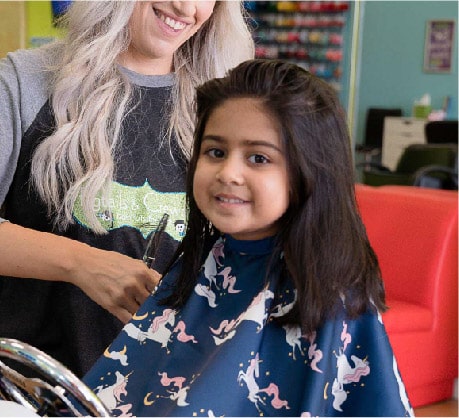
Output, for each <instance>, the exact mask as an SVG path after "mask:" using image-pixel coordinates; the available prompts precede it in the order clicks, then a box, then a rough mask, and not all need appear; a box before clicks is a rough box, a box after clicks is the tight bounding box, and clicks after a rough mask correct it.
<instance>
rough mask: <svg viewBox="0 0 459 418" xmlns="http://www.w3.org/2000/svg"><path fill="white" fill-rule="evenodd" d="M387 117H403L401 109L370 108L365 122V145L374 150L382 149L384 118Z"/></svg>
mask: <svg viewBox="0 0 459 418" xmlns="http://www.w3.org/2000/svg"><path fill="white" fill-rule="evenodd" d="M386 116H402V109H400V108H377V107H370V108H368V110H367V117H366V121H365V138H364V144H365V145H366V146H370V147H374V148H382V142H383V132H384V118H385V117H386Z"/></svg>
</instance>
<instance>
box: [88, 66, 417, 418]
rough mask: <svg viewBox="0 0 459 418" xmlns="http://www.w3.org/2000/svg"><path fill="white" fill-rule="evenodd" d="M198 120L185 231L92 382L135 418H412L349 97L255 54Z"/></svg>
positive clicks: (212, 90) (203, 97)
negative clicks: (369, 230) (368, 219)
mask: <svg viewBox="0 0 459 418" xmlns="http://www.w3.org/2000/svg"><path fill="white" fill-rule="evenodd" d="M197 116H198V120H197V128H196V132H195V143H194V147H193V154H192V158H191V161H190V165H189V176H188V181H187V198H188V206H189V216H188V226H187V233H186V235H185V238H184V240H183V241H182V243H181V245H180V247H179V250H178V252H177V255H176V256H175V259H174V260H173V263H172V265H171V268H170V270H169V272H168V273H167V274H166V275H165V276H164V278H163V280H162V281H161V283H160V285H159V288H158V290H157V292H156V293H155V294H153V295H152V296H151V297H149V298H148V299H147V301H146V302H145V303H144V304H143V305H142V306H141V308H140V309H139V311H138V312H137V313H136V315H135V316H134V317H133V319H132V321H131V322H130V323H128V324H127V325H126V326H125V327H124V328H123V331H122V332H121V334H120V335H119V337H118V338H117V339H116V340H115V341H114V342H113V343H112V344H111V346H110V347H109V348H108V349H107V350H106V354H105V357H104V358H102V359H100V360H99V361H98V363H96V365H95V367H94V368H93V369H92V370H91V371H90V373H89V374H88V375H87V376H86V382H87V383H88V384H89V385H90V387H92V388H94V390H95V392H96V394H98V395H99V397H100V398H101V399H102V401H103V402H105V404H106V405H107V406H108V407H109V408H110V410H111V412H112V413H113V414H123V415H125V414H128V413H129V414H130V413H132V414H134V415H145V416H156V415H158V416H166V415H181V416H214V415H215V416H268V415H270V416H377V415H383V416H390V415H393V416H403V415H410V414H412V410H411V407H410V404H409V402H408V399H407V397H406V393H405V389H404V385H403V383H402V381H401V379H400V375H399V373H398V370H397V366H396V362H395V359H394V356H393V353H392V350H391V347H390V344H389V341H388V338H387V335H386V332H385V330H384V326H383V324H382V321H381V316H380V312H382V311H384V309H385V303H384V290H383V284H382V281H381V277H380V271H379V268H378V263H377V260H376V256H375V254H374V252H373V251H372V249H371V247H370V244H369V242H368V239H367V236H366V234H365V229H364V226H363V225H362V222H361V220H360V217H359V215H358V211H357V208H356V203H355V199H354V185H353V180H352V179H353V175H352V174H353V173H352V161H351V153H350V148H349V144H350V141H349V137H348V133H347V127H346V124H345V115H344V112H343V111H342V109H341V108H340V106H339V103H338V99H337V96H336V95H335V92H334V91H333V90H332V88H331V87H330V86H328V85H327V84H326V83H325V82H323V81H321V80H319V79H317V78H316V77H314V76H312V75H311V74H310V73H308V72H307V71H305V70H303V69H301V68H300V67H298V66H296V65H294V64H289V63H285V62H282V61H272V60H268V61H264V60H251V61H247V62H245V63H243V64H240V65H239V66H238V67H237V68H235V69H234V70H232V71H230V72H229V74H228V75H227V76H226V77H225V78H222V79H215V80H212V81H209V82H207V83H205V84H204V85H202V86H201V87H200V88H198V91H197ZM121 389H122V390H121Z"/></svg>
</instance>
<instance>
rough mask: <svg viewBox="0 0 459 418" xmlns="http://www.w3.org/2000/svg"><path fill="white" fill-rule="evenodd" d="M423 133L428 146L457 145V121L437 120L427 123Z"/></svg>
mask: <svg viewBox="0 0 459 418" xmlns="http://www.w3.org/2000/svg"><path fill="white" fill-rule="evenodd" d="M424 132H425V136H426V141H427V143H428V144H447V143H449V144H457V142H458V121H457V120H438V121H431V122H427V123H426V125H425V127H424Z"/></svg>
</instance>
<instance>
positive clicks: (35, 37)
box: [25, 0, 62, 47]
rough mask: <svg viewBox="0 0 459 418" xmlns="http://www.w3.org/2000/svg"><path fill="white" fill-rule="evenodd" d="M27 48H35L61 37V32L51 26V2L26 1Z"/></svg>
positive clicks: (46, 0)
mask: <svg viewBox="0 0 459 418" xmlns="http://www.w3.org/2000/svg"><path fill="white" fill-rule="evenodd" d="M25 6H26V7H25V10H26V17H27V31H26V41H27V47H36V46H40V45H42V44H45V43H47V42H50V41H52V40H54V39H55V38H58V37H60V36H61V35H62V30H61V29H59V28H58V27H56V26H55V25H53V14H52V10H51V1H49V0H41V1H26V2H25Z"/></svg>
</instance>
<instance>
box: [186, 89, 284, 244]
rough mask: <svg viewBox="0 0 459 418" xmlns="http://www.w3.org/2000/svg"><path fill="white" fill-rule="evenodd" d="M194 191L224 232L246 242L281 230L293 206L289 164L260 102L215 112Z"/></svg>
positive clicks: (235, 103) (229, 104) (231, 103)
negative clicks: (291, 202) (281, 220)
mask: <svg viewBox="0 0 459 418" xmlns="http://www.w3.org/2000/svg"><path fill="white" fill-rule="evenodd" d="M235 127H237V130H236V129H235ZM193 189H194V197H195V199H196V203H197V205H198V207H199V208H200V210H201V211H202V213H203V214H204V215H205V216H206V217H207V218H208V219H209V220H210V221H211V222H212V223H213V224H214V225H215V227H216V228H218V229H219V230H220V231H221V232H224V233H228V234H230V235H232V236H233V237H235V238H237V239H245V240H249V239H261V238H265V237H267V236H271V235H274V234H275V233H276V232H277V221H278V219H279V218H280V217H281V216H282V215H283V214H284V212H285V211H286V210H287V207H288V204H289V181H288V174H287V165H286V160H285V156H284V152H283V146H282V143H281V135H280V128H279V125H278V123H277V121H276V120H275V119H274V118H273V117H271V114H270V113H268V112H267V110H266V109H265V107H264V105H263V103H262V102H261V101H260V100H259V99H252V98H241V99H229V100H227V101H225V102H224V103H223V104H222V105H220V106H219V107H217V108H216V109H215V110H214V111H213V113H211V115H210V117H209V120H208V121H207V124H206V127H205V130H204V135H203V139H202V143H201V148H200V153H199V159H198V162H197V166H196V172H195V175H194V183H193Z"/></svg>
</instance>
